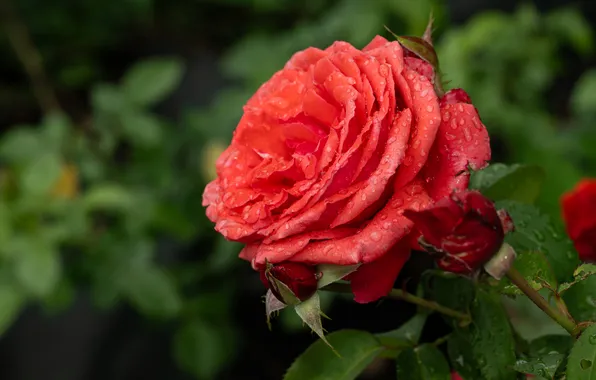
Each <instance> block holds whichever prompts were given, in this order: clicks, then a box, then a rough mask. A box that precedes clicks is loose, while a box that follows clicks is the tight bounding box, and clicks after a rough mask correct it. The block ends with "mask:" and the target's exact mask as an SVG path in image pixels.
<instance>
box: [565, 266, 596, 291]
mask: <svg viewBox="0 0 596 380" xmlns="http://www.w3.org/2000/svg"><path fill="white" fill-rule="evenodd" d="M593 274H596V265H594V264H582V265H580V266H579V267H577V269H576V270H575V272H573V277H574V278H573V281H571V282H565V283H563V284H561V285H560V286H559V290H558V292H559V294H563V293H564V292H566V291H567V290H569V288H571V287H572V286H573V285H575V284H576V283H578V282H580V281H583V280H585V279H587V278H588V277H590V276H591V275H593Z"/></svg>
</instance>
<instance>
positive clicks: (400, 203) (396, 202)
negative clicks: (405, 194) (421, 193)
mask: <svg viewBox="0 0 596 380" xmlns="http://www.w3.org/2000/svg"><path fill="white" fill-rule="evenodd" d="M403 205H404V200H403V199H401V198H397V199H396V200H394V201H393V208H399V207H401V206H403Z"/></svg>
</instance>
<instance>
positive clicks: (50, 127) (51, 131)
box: [42, 113, 71, 150]
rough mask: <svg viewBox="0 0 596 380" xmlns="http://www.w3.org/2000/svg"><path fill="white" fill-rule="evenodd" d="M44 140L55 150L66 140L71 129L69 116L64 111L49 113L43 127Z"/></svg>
mask: <svg viewBox="0 0 596 380" xmlns="http://www.w3.org/2000/svg"><path fill="white" fill-rule="evenodd" d="M42 128H43V129H42V131H43V132H42V133H43V142H44V144H47V145H49V146H50V147H51V148H52V149H54V150H59V149H60V148H61V147H62V144H64V142H65V141H66V138H67V137H68V133H69V132H70V129H71V124H70V120H69V119H68V116H67V115H65V114H63V113H52V114H50V115H47V116H46V117H45V119H44V122H43V127H42Z"/></svg>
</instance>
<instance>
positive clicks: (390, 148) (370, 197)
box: [331, 110, 412, 228]
mask: <svg viewBox="0 0 596 380" xmlns="http://www.w3.org/2000/svg"><path fill="white" fill-rule="evenodd" d="M411 122H412V114H411V112H410V111H409V110H404V111H403V112H401V114H400V115H399V116H398V117H397V118H396V119H395V121H394V123H393V126H392V127H391V130H390V134H389V138H388V140H387V145H386V147H385V150H384V152H383V158H382V161H381V163H380V164H379V166H378V167H377V170H375V172H374V173H372V174H371V176H370V177H369V179H368V180H367V182H366V185H365V186H364V187H363V188H361V189H360V190H359V191H358V192H356V194H354V197H353V199H354V202H353V205H352V206H351V207H346V208H344V209H343V210H342V211H341V213H340V214H339V215H338V216H337V218H336V219H335V220H334V221H333V223H331V228H333V227H336V226H338V225H341V224H345V223H348V222H349V221H351V220H352V219H354V218H356V217H357V216H358V215H360V213H362V211H364V210H365V209H366V208H367V207H369V206H370V205H371V204H373V203H374V202H376V201H377V200H378V199H379V198H380V197H381V195H382V194H383V191H384V189H385V187H386V186H387V183H388V182H389V180H390V179H391V178H392V177H393V175H394V174H395V169H396V168H397V166H398V165H399V163H400V162H401V161H402V160H403V157H404V153H405V152H404V147H405V145H406V142H407V140H408V137H409V132H410V125H411Z"/></svg>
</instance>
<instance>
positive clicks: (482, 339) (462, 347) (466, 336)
mask: <svg viewBox="0 0 596 380" xmlns="http://www.w3.org/2000/svg"><path fill="white" fill-rule="evenodd" d="M468 282H469V281H468ZM462 285H465V283H462V282H461V281H452V282H451V284H449V283H448V282H446V281H445V280H444V281H443V282H442V283H441V284H440V287H441V288H442V289H441V292H440V293H437V292H436V290H435V291H434V294H441V298H435V299H436V301H437V302H439V303H440V304H444V301H445V300H449V299H450V298H451V299H452V300H453V297H447V296H446V295H447V294H449V293H455V294H457V293H459V292H460V289H462ZM435 286H436V287H438V286H437V285H435ZM467 287H468V288H470V287H471V288H472V289H475V288H474V287H473V286H472V285H471V284H470V285H468V286H467ZM463 290H464V292H465V293H466V296H465V297H463V298H461V299H459V298H457V297H456V298H455V300H456V301H457V302H456V303H455V304H456V305H457V304H459V306H460V307H459V308H460V309H461V308H462V304H465V302H467V301H469V295H467V294H468V293H469V291H470V290H468V289H466V288H463ZM451 303H452V304H454V302H453V301H452V302H451ZM469 309H470V314H471V317H472V323H470V324H469V325H467V326H458V325H457V324H454V332H453V335H452V336H451V337H450V338H449V340H448V353H449V358H450V360H451V363H452V365H453V366H454V368H455V370H457V371H458V372H459V373H460V374H461V375H462V376H463V377H464V378H469V379H486V380H510V379H515V372H514V371H513V369H512V368H513V365H514V364H515V351H514V349H515V340H514V337H513V333H512V331H511V326H510V324H509V319H508V317H507V314H506V313H505V310H504V309H503V305H502V304H501V302H500V299H499V297H498V295H497V294H494V293H489V292H488V291H486V290H484V289H482V288H478V289H475V294H474V298H473V301H471V303H470V304H469Z"/></svg>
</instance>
